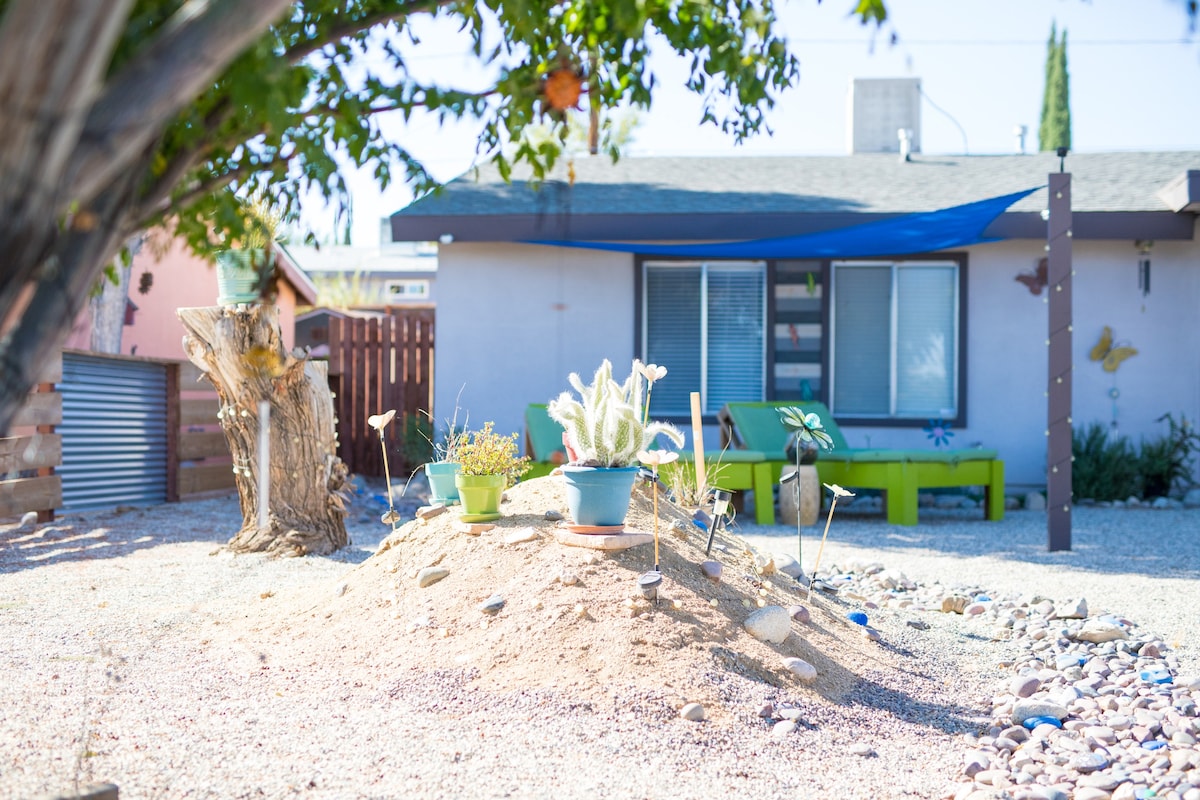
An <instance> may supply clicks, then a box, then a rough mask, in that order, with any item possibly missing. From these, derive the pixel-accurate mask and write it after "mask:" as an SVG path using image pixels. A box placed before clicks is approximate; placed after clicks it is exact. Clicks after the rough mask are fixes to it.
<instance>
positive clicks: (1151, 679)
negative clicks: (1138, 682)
mask: <svg viewBox="0 0 1200 800" xmlns="http://www.w3.org/2000/svg"><path fill="white" fill-rule="evenodd" d="M1138 676H1139V677H1140V678H1141V679H1142V680H1144V681H1145V682H1146V683H1171V673H1170V672H1169V671H1168V670H1165V669H1144V670H1142V671H1141V672H1139V673H1138Z"/></svg>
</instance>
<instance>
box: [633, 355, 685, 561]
mask: <svg viewBox="0 0 1200 800" xmlns="http://www.w3.org/2000/svg"><path fill="white" fill-rule="evenodd" d="M651 366H653V364H652V365H651ZM659 369H661V370H662V371H663V374H664V375H665V374H666V372H667V368H666V367H659ZM637 457H638V461H641V462H642V463H643V464H645V465H646V466H647V467H649V468H650V472H651V474H653V476H654V480H653V482H652V484H651V491H653V492H654V571H655V572H658V571H659V570H658V468H659V467H660V466H662V465H663V464H670V463H671V462H672V461H674V460H675V459H677V458H679V453H668V452H666V451H664V450H642V451H640V452H639V453H638V454H637Z"/></svg>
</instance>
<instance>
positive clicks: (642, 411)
mask: <svg viewBox="0 0 1200 800" xmlns="http://www.w3.org/2000/svg"><path fill="white" fill-rule="evenodd" d="M666 374H667V370H666V367H659V366H657V365H654V364H642V363H641V362H640V361H638V360H636V359H635V360H634V362H633V369H632V371H631V372H630V375H629V377H628V378H626V380H625V382H624V383H617V382H616V381H615V380H614V379H613V376H612V363H611V362H609V360H608V359H605V360H604V361H603V362H602V363H601V364H600V367H599V369H597V370H596V374H595V376H594V377H593V378H592V382H591V383H590V384H587V385H585V384H584V383H583V379H582V378H580V377H579V375H578V373H574V372H573V373H571V375H570V376H568V378H567V380H568V381H569V382H570V384H571V386H572V387H574V389H575V391H576V392H578V393H579V399H576V398H575V397H573V396H572V395H571V393H570V392H563V393H562V394H561V395H559V396H558V397H557V398H556V399H554V400H551V401H550V404H549V406H548V407H547V411H548V412H549V414H550V417H551V418H552V419H554V420H555V421H556V422H558V423H559V424H560V425H562V426H563V429H564V431H565V433H564V434H563V444H564V445H565V446H566V449H567V458H568V463H567V464H565V465H563V467H562V472H563V478H564V480H565V481H566V486H567V508H568V511H569V513H570V515H571V519H573V520H574V522H575V524H576V526H578V527H580V528H591V527H596V528H613V527H619V526H623V525H624V524H625V515H626V514H627V513H628V512H629V498H630V496H631V494H632V491H633V481H634V478H635V477H636V476H637V471H638V453H639V452H640V451H645V450H649V449H651V448H653V447H654V444H655V440H656V438H657V437H658V435H659V434H662V435H663V436H664V437H665V438H667V439H669V440H670V441H671V442H672V443H673V444H674V445H675V446H676V447H682V446H683V434H682V433H681V432H680V431H679V430H678V429H677V428H676V427H675V426H673V425H671V424H669V423H666V422H652V421H651V420H650V414H649V412H650V391H651V389H652V388H653V386H654V382H655V381H656V380H658V379H660V378H662V377H663V376H665V375H666ZM643 387H645V401H644V402H643Z"/></svg>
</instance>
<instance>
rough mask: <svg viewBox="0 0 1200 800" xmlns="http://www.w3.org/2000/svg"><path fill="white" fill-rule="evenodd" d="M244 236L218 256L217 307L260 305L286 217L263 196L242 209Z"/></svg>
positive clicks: (239, 237) (272, 267) (246, 204)
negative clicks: (280, 228)
mask: <svg viewBox="0 0 1200 800" xmlns="http://www.w3.org/2000/svg"><path fill="white" fill-rule="evenodd" d="M242 223H243V226H242V233H241V234H240V235H239V236H238V238H237V239H236V241H235V242H234V244H235V245H236V246H235V247H231V248H230V249H228V250H222V251H220V252H218V253H217V254H216V260H217V305H221V306H234V305H239V304H242V303H257V302H259V300H260V299H261V295H262V287H263V285H264V284H265V283H266V280H265V277H266V276H267V275H269V274H270V273H271V272H272V270H274V268H275V252H274V250H273V249H272V246H273V245H274V244H275V242H276V240H277V237H278V231H279V226H280V225H282V224H283V214H282V213H280V212H279V211H278V210H277V209H275V208H272V207H271V205H270V204H269V203H268V202H267V201H266V200H265V199H264V198H262V197H257V198H255V199H253V200H251V201H249V202H246V203H245V204H244V206H243V214H242Z"/></svg>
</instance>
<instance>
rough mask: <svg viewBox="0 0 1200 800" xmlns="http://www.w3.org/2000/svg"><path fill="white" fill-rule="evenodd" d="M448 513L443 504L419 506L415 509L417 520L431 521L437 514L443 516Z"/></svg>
mask: <svg viewBox="0 0 1200 800" xmlns="http://www.w3.org/2000/svg"><path fill="white" fill-rule="evenodd" d="M447 511H449V508H447V506H446V504H445V503H433V504H432V505H428V506H421V507H420V508H418V509H417V514H416V516H417V519H433V518H434V517H436V516H438V515H439V514H445V513H446V512H447Z"/></svg>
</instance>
